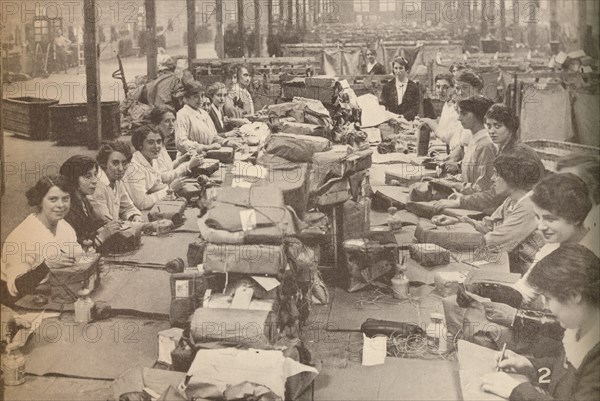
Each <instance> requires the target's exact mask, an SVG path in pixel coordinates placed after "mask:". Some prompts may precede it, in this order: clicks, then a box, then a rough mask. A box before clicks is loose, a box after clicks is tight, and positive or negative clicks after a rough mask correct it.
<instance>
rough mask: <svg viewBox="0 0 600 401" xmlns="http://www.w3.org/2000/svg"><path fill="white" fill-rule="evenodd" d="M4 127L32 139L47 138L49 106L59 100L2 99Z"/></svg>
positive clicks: (28, 97) (32, 98)
mask: <svg viewBox="0 0 600 401" xmlns="http://www.w3.org/2000/svg"><path fill="white" fill-rule="evenodd" d="M2 104H3V110H2V120H3V124H2V125H3V127H4V129H5V130H7V131H12V132H15V133H18V134H23V135H26V136H28V137H29V138H31V139H47V138H48V136H49V133H50V130H49V127H50V111H49V107H50V106H53V105H55V104H58V100H52V99H43V98H37V97H30V96H25V97H13V98H8V99H4V100H2Z"/></svg>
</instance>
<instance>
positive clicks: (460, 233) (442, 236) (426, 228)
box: [415, 220, 484, 251]
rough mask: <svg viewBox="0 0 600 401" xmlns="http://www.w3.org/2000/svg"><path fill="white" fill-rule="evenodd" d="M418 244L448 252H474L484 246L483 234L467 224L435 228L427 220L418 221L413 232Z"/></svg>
mask: <svg viewBox="0 0 600 401" xmlns="http://www.w3.org/2000/svg"><path fill="white" fill-rule="evenodd" d="M415 238H416V239H417V242H419V243H430V244H436V245H439V246H441V247H442V248H444V249H448V250H450V251H474V250H476V249H478V248H479V247H481V245H483V244H484V239H483V234H481V233H480V232H477V231H476V230H475V229H474V228H473V226H472V225H470V224H468V223H457V224H452V225H449V226H436V225H435V224H433V223H431V222H430V221H427V220H420V221H419V223H418V224H417V229H416V230H415Z"/></svg>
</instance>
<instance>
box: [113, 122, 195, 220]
mask: <svg viewBox="0 0 600 401" xmlns="http://www.w3.org/2000/svg"><path fill="white" fill-rule="evenodd" d="M131 143H132V144H133V147H134V148H135V149H136V152H135V153H134V154H133V157H132V158H131V163H129V165H128V166H127V170H126V171H125V177H124V179H123V182H124V184H125V188H127V192H128V193H129V196H130V197H131V199H132V200H133V204H134V205H135V206H136V207H137V208H138V209H140V210H147V209H151V208H152V206H154V204H155V203H156V202H157V201H159V200H161V199H163V198H164V197H165V196H167V191H168V190H173V191H174V192H177V191H178V190H180V189H181V188H182V187H183V178H185V176H186V175H187V174H188V173H190V172H191V170H192V169H193V168H194V167H196V166H199V165H200V164H202V158H201V157H199V156H197V155H195V156H192V158H191V160H190V161H189V162H185V163H182V164H181V165H179V166H178V167H177V168H174V169H173V168H172V166H173V162H172V160H171V159H170V158H169V157H168V155H165V153H164V152H163V150H164V149H163V141H162V135H161V134H160V131H159V130H158V129H157V128H156V127H154V126H152V125H144V126H142V127H139V128H137V129H136V130H135V131H134V132H133V135H132V137H131Z"/></svg>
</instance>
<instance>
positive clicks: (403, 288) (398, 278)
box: [392, 258, 409, 299]
mask: <svg viewBox="0 0 600 401" xmlns="http://www.w3.org/2000/svg"><path fill="white" fill-rule="evenodd" d="M405 273H406V265H405V264H404V258H402V262H401V263H400V264H399V265H398V266H397V267H396V275H395V276H394V277H393V278H392V289H393V290H394V294H393V295H394V298H396V299H408V298H409V288H408V284H409V281H408V277H406V274H405Z"/></svg>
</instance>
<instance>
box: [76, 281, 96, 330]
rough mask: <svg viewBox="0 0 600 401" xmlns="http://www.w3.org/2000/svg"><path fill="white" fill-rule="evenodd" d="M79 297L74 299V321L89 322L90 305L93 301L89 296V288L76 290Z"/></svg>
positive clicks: (91, 305)
mask: <svg viewBox="0 0 600 401" xmlns="http://www.w3.org/2000/svg"><path fill="white" fill-rule="evenodd" d="M77 295H78V296H79V298H77V301H75V305H74V306H75V321H76V322H79V323H89V322H90V320H92V307H93V306H94V302H93V301H92V299H91V298H90V296H89V295H90V290H89V289H88V288H84V289H82V290H79V291H78V292H77Z"/></svg>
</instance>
